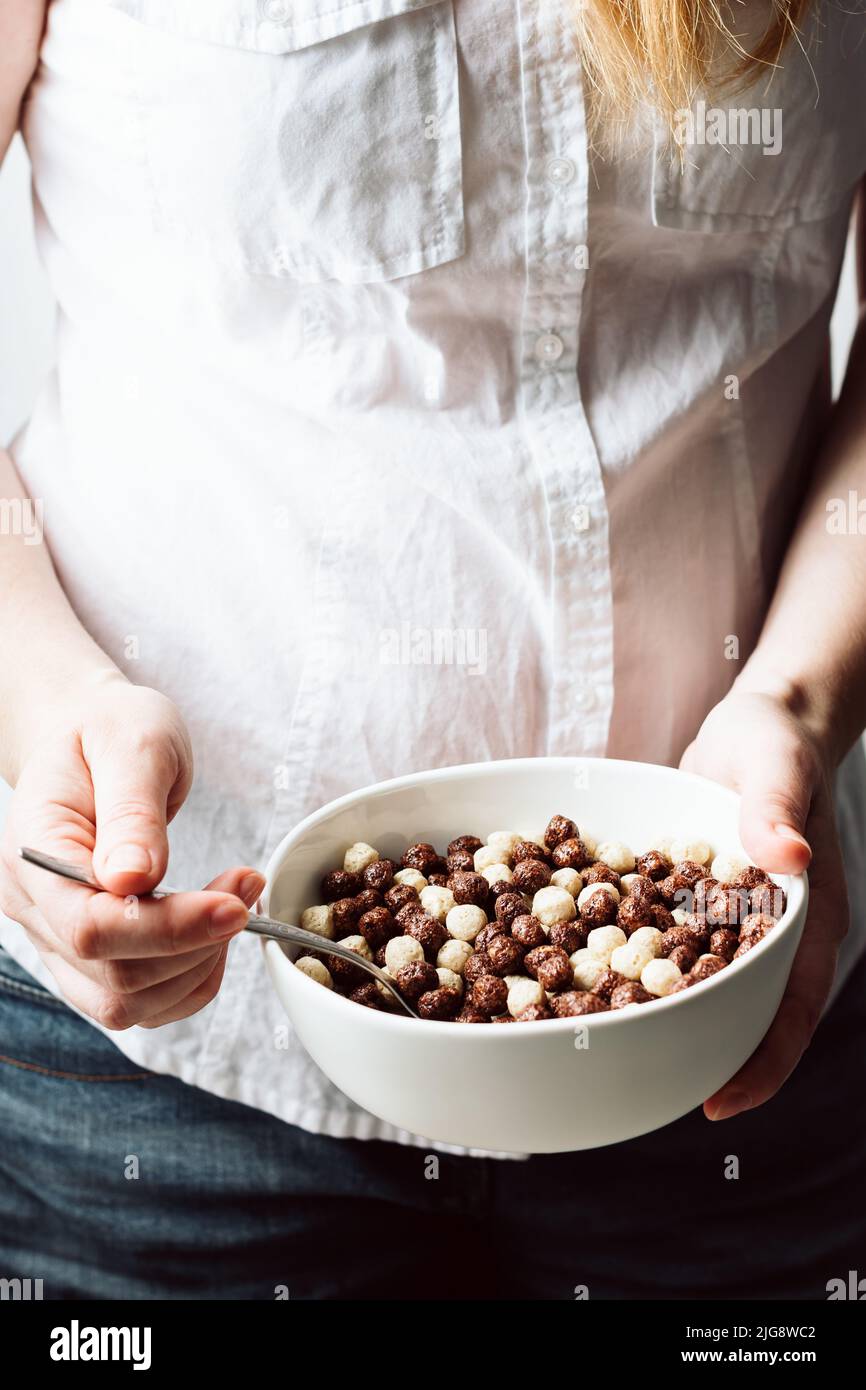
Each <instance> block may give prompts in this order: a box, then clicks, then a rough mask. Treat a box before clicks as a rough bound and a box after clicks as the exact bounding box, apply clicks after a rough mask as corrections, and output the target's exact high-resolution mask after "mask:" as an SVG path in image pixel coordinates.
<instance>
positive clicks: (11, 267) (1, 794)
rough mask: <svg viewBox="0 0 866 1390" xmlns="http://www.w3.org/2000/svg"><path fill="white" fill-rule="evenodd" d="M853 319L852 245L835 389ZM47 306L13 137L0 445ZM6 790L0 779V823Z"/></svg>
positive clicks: (2, 207) (28, 389)
mask: <svg viewBox="0 0 866 1390" xmlns="http://www.w3.org/2000/svg"><path fill="white" fill-rule="evenodd" d="M856 318H857V297H856V284H855V276H854V260H853V251H852V246H851V245H849V248H848V255H847V257H846V260H845V267H844V270H843V274H842V284H841V287H840V291H839V298H838V301H837V304H836V310H835V313H834V315H833V325H832V339H833V377H834V383H835V386H836V389H837V390H838V386H839V382H840V380H841V377H842V374H843V372H844V367H845V359H846V356H847V352H848V347H849V345H850V342H851V337H852V334H853V332H854V326H855V323H856ZM52 326H53V305H52V300H51V295H50V292H49V290H48V286H47V284H46V281H45V276H44V274H43V272H42V268H41V266H40V264H39V261H38V259H37V256H36V251H35V248H34V244H33V218H32V214H31V209H30V185H29V168H28V164H27V156H26V154H25V151H24V148H23V145H22V144H21V141H20V138H18V137H16V139H15V141H14V143H13V145H12V148H11V149H10V151H9V154H8V156H7V158H6V162H5V164H4V166H3V168H2V170H0V442H2V443H3V444H8V442H9V440H10V439H11V438H12V436H13V435H14V433H15V431H16V430H18V429H19V428H20V426H21V425H22V424H23V423H24V421H25V420H26V419H27V415H28V413H29V411H30V408H31V405H32V403H33V399H34V395H35V392H36V389H37V387H38V384H39V381H40V379H41V378H42V376H43V374H44V373H45V371H46V369H47V368H48V367H49V366H50V363H51V352H52ZM8 796H9V791H8V788H7V787H6V784H5V783H4V782H3V781H2V780H0V821H2V817H3V812H4V810H5V806H6V803H7V800H8Z"/></svg>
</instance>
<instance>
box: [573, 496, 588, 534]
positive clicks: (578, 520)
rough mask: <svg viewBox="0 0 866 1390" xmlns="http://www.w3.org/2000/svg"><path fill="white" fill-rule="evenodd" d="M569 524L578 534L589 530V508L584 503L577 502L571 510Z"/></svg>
mask: <svg viewBox="0 0 866 1390" xmlns="http://www.w3.org/2000/svg"><path fill="white" fill-rule="evenodd" d="M571 524H572V526H573V527H574V529H575V531H577V532H578V534H580V533H581V532H583V531H588V530H589V507H587V506H586V504H585V503H584V502H578V504H577V506H576V507H573V508H572V511H571Z"/></svg>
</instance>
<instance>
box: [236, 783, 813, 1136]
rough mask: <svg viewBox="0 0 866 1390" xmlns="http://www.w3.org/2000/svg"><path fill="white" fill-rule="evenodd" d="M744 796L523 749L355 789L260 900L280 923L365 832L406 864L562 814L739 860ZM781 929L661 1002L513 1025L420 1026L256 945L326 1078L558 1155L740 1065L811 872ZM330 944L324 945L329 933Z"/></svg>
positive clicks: (526, 830)
mask: <svg viewBox="0 0 866 1390" xmlns="http://www.w3.org/2000/svg"><path fill="white" fill-rule="evenodd" d="M738 802H739V798H738V797H737V796H736V795H735V793H733V792H731V791H730V790H728V789H727V788H725V787H721V786H719V785H718V784H717V783H715V782H710V781H707V780H706V779H704V778H701V777H696V776H694V775H692V774H687V773H683V772H679V771H676V770H674V769H672V768H667V767H658V766H655V765H651V764H645V763H632V762H621V761H614V760H608V759H593V758H582V759H573V758H531V759H530V758H527V759H515V760H513V761H504V762H489V763H479V764H471V765H466V766H461V767H453V768H442V769H438V770H436V771H432V772H423V773H418V774H414V775H412V776H408V777H400V778H396V779H395V780H393V781H389V782H381V783H378V784H377V785H375V786H372V787H366V788H363V789H361V790H360V791H356V792H352V793H351V794H350V795H348V796H344V797H341V798H339V800H337V801H333V802H331V803H330V804H329V805H327V806H323V807H322V808H321V809H320V810H319V811H316V812H315V813H314V814H313V815H312V816H309V817H308V818H307V819H306V820H304V821H303V822H301V824H300V825H298V826H296V827H295V829H294V830H292V831H291V832H290V833H289V834H288V835H287V836H286V837H285V839H284V840H283V841H282V843H281V844H280V845H279V846H278V847H277V849H276V850H275V851H274V854H273V855H272V856H271V859H270V862H269V864H268V866H267V870H266V877H267V883H268V886H267V889H266V893H265V896H264V906H265V910H266V911H267V912H269V913H270V915H271V916H274V917H277V918H279V919H280V920H282V921H286V922H295V923H297V922H299V921H300V917H301V913H302V911H303V910H304V909H305V908H306V907H308V906H309V905H310V904H311V903H315V902H317V901H318V893H319V883H320V880H321V877H322V875H323V873H324V872H325V870H326V869H329V868H331V867H332V866H333V865H334V864H337V863H340V862H342V858H343V853H344V851H345V849H346V847H347V846H348V845H350V844H353V843H355V842H358V841H363V842H366V843H368V844H370V845H373V846H375V847H376V848H377V849H378V850H379V852H380V853H381V854H382V855H383V856H385V855H386V856H389V857H390V858H394V859H399V858H400V856H401V855H402V853H403V851H404V850H405V849H406V847H407V846H408V845H409V844H411V843H412V842H413V841H414V840H425V841H430V842H432V843H433V844H434V845H436V846H437V847H439V846H444V845H445V844H446V843H447V842H448V841H449V840H451V839H452V838H453V837H455V836H457V835H460V834H462V833H466V832H472V833H474V834H477V835H479V836H481V837H482V838H485V837H486V836H487V835H488V834H489V833H490V832H492V831H493V830H494V829H496V828H498V827H502V826H507V827H509V828H511V829H513V830H515V831H518V832H519V833H521V834H522V835H525V836H527V837H528V838H531V837H536V836H538V835H539V834H540V833H541V831H542V830H543V828H544V826H545V825H546V823H547V821H548V820H549V818H550V816H551V815H552V814H553V813H554V812H557V813H561V814H563V815H565V816H568V817H571V818H573V819H574V821H576V822H577V824H578V825H579V826H581V827H586V828H587V829H588V830H589V831H590V832H591V833H592V835H593V836H594V837H595V838H596V839H598V840H599V841H601V840H614V839H615V840H617V841H620V842H624V843H625V844H627V845H629V846H630V847H631V848H632V849H633V850H634V852H635V853H640V852H642V851H643V850H645V849H646V848H648V847H650V846H654V845H657V844H658V840H659V837H660V836H662V835H665V836H673V837H686V838H688V837H692V838H694V837H695V836H699V837H700V838H701V839H703V840H705V841H708V842H709V843H710V844H711V845H712V846H713V849H714V851H715V852H716V853H719V854H732V855H736V854H739V855H741V856H742V850H741V847H740V844H739V838H738V833H737V817H738ZM776 882H777V883H778V884H780V885H781V886H782V887H783V888H784V889H785V891H786V894H787V906H786V909H785V912H784V914H783V916H782V917H781V919H780V920H779V921H778V922H777V924H776V926H775V928H774V929H773V930H772V931H770V932H769V933H768V934H767V935H766V936H765V937H764V939H763V940H761V941H759V942H758V944H757V945H755V946H754V948H753V949H751V950H749V951H748V953H747V954H745V955H743V956H742V957H741V958H740V959H734V960H733V961H732V962H731V964H730V965H728V966H727V967H726V968H725V969H723V970H720V971H719V973H718V974H716V975H713V976H712V978H710V979H706V980H704V981H703V982H702V983H701V984H700V985H699V986H696V987H695V988H692V989H686V990H682V991H681V992H679V993H676V994H672V995H670V996H669V997H667V998H659V999H657V1000H654V1001H653V1002H652V1003H644V1004H641V1005H633V1006H631V1007H628V1008H624V1009H618V1010H616V1011H612V1012H607V1013H595V1014H590V1015H586V1016H583V1017H576V1018H554V1019H550V1020H547V1021H536V1022H532V1023H523V1024H519V1025H516V1026H513V1027H504V1028H503V1027H484V1026H470V1025H468V1024H459V1023H453V1022H439V1021H433V1020H424V1019H413V1018H410V1017H408V1016H401V1015H398V1014H392V1013H385V1012H379V1011H377V1010H376V1009H369V1008H364V1007H362V1006H361V1005H359V1004H357V1003H354V1002H353V1001H352V1000H351V999H348V998H345V997H343V996H342V995H340V994H338V993H336V992H335V991H332V990H329V989H325V988H323V987H322V985H321V984H319V983H317V982H316V981H315V980H313V979H311V978H309V977H308V976H307V975H306V974H304V973H303V972H302V971H301V970H298V969H297V968H296V967H295V965H294V963H293V957H294V956H295V955H297V951H296V950H293V949H292V948H290V947H286V946H283V945H281V944H279V943H277V942H275V941H266V942H264V943H263V949H264V951H265V957H266V961H267V967H268V970H269V973H270V976H271V980H272V982H273V984H274V987H275V989H276V991H277V994H278V995H279V998H280V1000H281V1002H282V1004H283V1007H284V1008H285V1010H286V1012H287V1014H288V1016H289V1018H290V1020H291V1022H292V1024H293V1026H294V1028H295V1030H296V1032H297V1034H298V1037H299V1038H300V1040H301V1042H302V1043H303V1045H304V1046H305V1047H306V1049H307V1051H308V1052H309V1053H310V1055H311V1057H312V1058H313V1059H314V1061H315V1062H316V1063H317V1064H318V1066H319V1067H320V1068H321V1069H322V1071H323V1072H324V1073H325V1075H326V1076H328V1077H329V1078H330V1080H331V1081H332V1082H333V1083H334V1084H335V1085H336V1086H338V1087H339V1088H340V1090H342V1091H343V1092H345V1094H346V1095H347V1096H349V1097H350V1098H351V1099H352V1100H354V1101H355V1102H357V1104H358V1105H360V1106H362V1107H363V1108H364V1109H366V1110H368V1111H370V1112H371V1113H372V1114H374V1115H377V1116H379V1117H380V1118H381V1119H383V1120H386V1121H389V1122H390V1123H391V1124H393V1125H396V1126H398V1127H399V1128H401V1129H406V1130H409V1131H411V1132H412V1133H415V1134H418V1135H421V1136H423V1137H424V1138H427V1139H433V1140H438V1141H441V1142H444V1143H448V1144H455V1145H460V1146H465V1147H467V1148H474V1149H486V1150H491V1151H495V1152H514V1153H561V1152H565V1151H569V1150H576V1149H586V1148H597V1147H600V1146H602V1145H605V1144H615V1143H619V1142H620V1141H622V1140H626V1139H632V1138H635V1137H636V1136H637V1135H640V1134H645V1133H647V1132H648V1131H650V1130H653V1129H658V1128H659V1127H661V1126H662V1125H666V1124H669V1123H670V1122H671V1121H672V1120H676V1119H678V1118H679V1117H680V1116H681V1115H684V1114H685V1113H686V1112H687V1111H689V1110H691V1109H693V1108H694V1107H695V1106H697V1105H700V1104H701V1103H702V1102H703V1101H704V1100H705V1099H706V1098H707V1097H708V1096H710V1095H712V1094H713V1092H714V1091H716V1090H718V1088H719V1087H720V1086H721V1085H722V1084H723V1083H724V1082H725V1081H727V1080H729V1079H730V1077H731V1076H733V1075H734V1073H735V1072H736V1071H737V1070H738V1069H739V1067H740V1066H741V1065H742V1064H743V1062H745V1060H746V1059H747V1058H748V1057H749V1056H750V1055H751V1053H752V1052H753V1051H754V1050H755V1048H756V1047H757V1045H758V1043H759V1042H760V1041H761V1039H762V1037H763V1036H764V1034H765V1033H766V1031H767V1029H768V1027H769V1025H770V1023H771V1022H772V1020H773V1017H774V1015H775V1013H776V1010H777V1008H778V1005H779V1002H780V1000H781V998H782V994H783V991H784V988H785V984H786V982H787V979H788V974H789V971H790V968H791V964H792V962H793V959H794V954H795V952H796V950H797V946H798V943H799V940H800V936H801V934H802V930H803V923H804V921H805V916H806V905H807V899H808V885H807V882H806V877H805V875H801V876H799V877H783V876H781V877H780V876H777V877H776ZM323 946H324V947H326V943H323Z"/></svg>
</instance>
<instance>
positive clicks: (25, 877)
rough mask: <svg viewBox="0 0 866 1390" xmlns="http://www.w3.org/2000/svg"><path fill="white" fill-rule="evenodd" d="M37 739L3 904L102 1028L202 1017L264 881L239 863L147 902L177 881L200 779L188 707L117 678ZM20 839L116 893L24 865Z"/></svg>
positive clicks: (0, 872) (9, 827)
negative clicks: (195, 886)
mask: <svg viewBox="0 0 866 1390" xmlns="http://www.w3.org/2000/svg"><path fill="white" fill-rule="evenodd" d="M36 743H37V746H34V748H33V749H32V750H31V751H30V752H29V754H28V755H27V756H26V757H25V759H24V761H23V763H22V766H21V771H20V775H19V777H18V779H17V784H16V787H15V792H14V794H13V797H12V802H11V806H10V811H9V814H8V817H7V820H6V825H5V828H4V834H3V839H2V845H0V908H2V910H3V912H5V913H6V915H7V916H9V917H12V918H14V919H15V920H16V921H18V922H20V923H21V925H22V926H23V927H24V928H25V929H26V931H27V933H28V935H29V937H30V939H31V941H32V942H33V944H34V946H35V947H36V949H37V951H38V952H39V954H40V956H41V957H42V960H43V961H44V963H45V965H46V966H47V967H48V969H49V970H50V971H51V974H52V975H53V976H54V978H55V980H56V981H57V983H58V985H59V986H60V990H61V992H62V994H63V996H64V998H65V999H66V1000H67V1001H68V1002H69V1003H70V1004H72V1005H73V1006H74V1007H75V1008H76V1009H79V1010H80V1011H81V1012H82V1013H84V1014H86V1015H88V1017H90V1018H92V1019H94V1020H95V1021H96V1022H97V1023H99V1024H102V1026H103V1027H105V1028H109V1029H123V1028H129V1027H130V1026H131V1025H132V1024H141V1025H142V1026H144V1027H146V1028H156V1027H159V1026H160V1025H161V1024H163V1023H172V1022H175V1021H176V1020H177V1019H180V1018H186V1017H188V1016H189V1015H190V1014H194V1013H196V1012H197V1011H198V1010H199V1009H201V1008H204V1006H205V1004H208V1003H209V1002H210V1001H211V999H213V997H214V995H215V994H216V993H217V990H218V989H219V987H220V984H221V981H222V976H223V971H224V969H225V961H226V954H227V951H228V943H229V941H230V940H231V938H232V937H233V936H235V935H237V933H238V932H239V931H240V930H242V928H243V926H244V924H245V923H246V920H247V907H250V906H252V905H253V904H254V903H255V901H256V899H257V898H258V896H259V894H260V893H261V892H262V889H263V888H264V879H263V878H262V876H261V874H259V873H257V872H256V871H255V870H254V869H250V868H246V867H237V868H232V869H227V870H226V871H225V872H224V873H222V874H220V875H219V876H218V877H217V878H215V879H214V880H213V881H212V882H211V883H209V884H208V885H207V888H206V889H205V890H203V891H202V892H193V893H177V894H175V895H173V896H171V897H168V898H164V899H153V898H150V897H147V896H144V895H146V894H149V893H150V891H151V890H152V889H153V888H155V887H156V886H157V884H158V883H159V882H160V880H161V879H162V877H163V875H164V874H165V870H166V865H167V863H168V840H167V836H166V826H167V824H168V822H169V821H170V820H171V819H172V817H173V816H174V815H175V814H176V813H177V811H178V810H179V808H180V806H181V805H182V804H183V801H184V799H185V797H186V795H187V793H188V791H189V788H190V785H191V782H192V751H191V747H190V741H189V735H188V734H187V731H186V728H185V726H184V723H183V720H182V718H181V716H180V714H179V712H178V710H177V709H176V707H175V706H174V705H173V704H172V702H171V701H170V700H168V699H166V698H165V697H164V696H163V695H160V694H159V693H158V692H157V691H155V690H150V689H147V688H146V687H142V686H135V685H130V684H129V683H128V682H127V681H126V680H125V679H124V678H123V677H122V676H121V675H120V674H119V673H118V674H117V675H116V676H112V677H111V678H109V679H107V680H103V681H101V682H99V683H98V684H96V685H94V686H92V687H90V689H89V691H88V694H87V696H86V699H84V700H83V701H82V702H81V708H79V709H76V710H74V711H70V713H69V714H68V715H67V717H66V718H65V719H64V720H62V721H61V722H60V723H59V724H52V726H51V727H50V728H46V729H45V730H44V731H43V733H42V735H41V736H40V738H39V739H38V740H37V741H36ZM21 845H29V846H32V847H33V848H35V849H40V850H42V851H44V852H45V853H47V854H52V855H56V856H57V857H58V858H61V859H67V860H71V861H72V862H73V863H76V864H80V865H82V867H84V868H86V869H89V870H90V871H91V872H92V873H93V874H94V875H95V877H96V878H97V879H98V880H99V882H100V883H101V884H102V885H103V887H104V889H105V891H104V892H97V891H96V890H95V889H91V888H87V887H86V886H84V885H81V884H76V883H71V882H69V881H68V880H65V879H62V878H58V877H57V876H55V875H53V874H49V873H46V872H45V871H44V870H42V869H38V868H36V867H34V866H33V865H30V864H28V863H26V862H25V861H24V860H22V859H21V858H20V856H19V854H18V849H19V846H21Z"/></svg>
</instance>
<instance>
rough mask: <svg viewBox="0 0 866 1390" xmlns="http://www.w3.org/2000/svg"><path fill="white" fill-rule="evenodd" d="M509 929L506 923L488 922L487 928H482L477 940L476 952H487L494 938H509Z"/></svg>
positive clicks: (475, 943)
mask: <svg viewBox="0 0 866 1390" xmlns="http://www.w3.org/2000/svg"><path fill="white" fill-rule="evenodd" d="M508 934H509V932H508V927H507V926H506V924H505V923H504V922H488V923H487V926H486V927H482V928H481V930H480V932H479V933H478V935H477V936H476V938H475V942H474V945H475V949H476V951H486V950H487V948H488V946H489V945H490V943H491V941H492V940H493V938H494V936H508Z"/></svg>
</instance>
